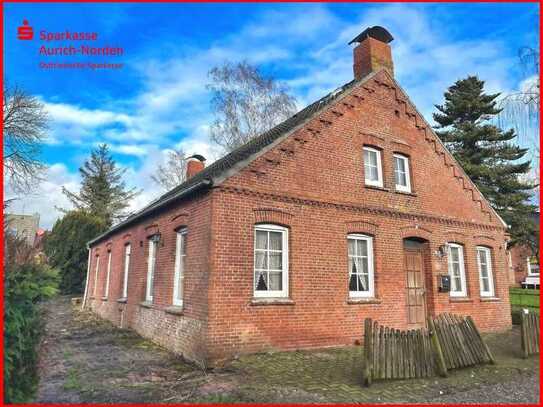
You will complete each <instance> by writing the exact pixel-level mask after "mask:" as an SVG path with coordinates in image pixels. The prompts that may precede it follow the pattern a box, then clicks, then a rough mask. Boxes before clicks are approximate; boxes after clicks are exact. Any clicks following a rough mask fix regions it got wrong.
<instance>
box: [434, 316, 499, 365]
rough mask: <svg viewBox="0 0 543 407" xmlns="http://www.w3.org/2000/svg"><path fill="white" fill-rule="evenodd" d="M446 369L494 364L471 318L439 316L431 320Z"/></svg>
mask: <svg viewBox="0 0 543 407" xmlns="http://www.w3.org/2000/svg"><path fill="white" fill-rule="evenodd" d="M432 323H433V325H434V326H435V332H436V335H437V339H438V341H439V343H440V344H441V349H442V352H443V359H444V361H445V367H446V368H447V369H456V368H459V367H467V366H473V365H477V364H481V363H494V358H493V357H492V353H490V349H488V346H486V344H485V343H484V342H483V339H482V338H481V334H480V333H479V330H478V329H477V327H476V326H475V323H474V322H473V319H471V317H469V316H468V317H465V318H463V317H460V316H458V315H452V314H441V315H439V316H438V317H437V318H434V319H433V320H432Z"/></svg>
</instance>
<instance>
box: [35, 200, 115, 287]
mask: <svg viewBox="0 0 543 407" xmlns="http://www.w3.org/2000/svg"><path fill="white" fill-rule="evenodd" d="M105 230H106V225H105V223H104V221H102V220H100V219H99V218H98V217H96V216H93V215H90V214H89V213H87V212H84V211H71V212H68V213H67V214H66V215H65V216H64V217H63V218H62V219H59V220H58V221H56V223H55V225H54V226H53V230H52V231H51V234H50V235H49V236H47V239H46V241H45V253H46V254H47V257H48V261H49V264H51V266H52V267H55V268H57V269H58V270H59V273H60V277H61V280H60V287H59V288H60V291H61V292H62V293H64V294H72V293H81V292H83V282H84V281H85V273H86V271H87V261H88V251H87V243H88V241H89V240H91V239H92V238H94V237H96V236H97V235H99V234H100V233H101V232H103V231H105Z"/></svg>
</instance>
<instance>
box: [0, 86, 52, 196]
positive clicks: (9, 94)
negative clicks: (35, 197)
mask: <svg viewBox="0 0 543 407" xmlns="http://www.w3.org/2000/svg"><path fill="white" fill-rule="evenodd" d="M3 113H4V117H3V118H4V125H3V130H4V157H3V158H4V175H5V176H7V178H8V179H9V181H8V182H9V183H10V186H11V187H12V189H13V190H14V191H16V192H27V191H29V190H30V189H31V187H32V186H33V185H34V184H35V183H36V182H37V181H39V180H40V179H41V175H42V173H43V170H44V169H45V165H44V164H43V163H42V162H41V161H40V160H39V158H38V157H39V155H40V152H41V143H42V142H43V139H44V138H45V130H46V129H47V121H48V118H47V112H46V111H45V108H44V105H43V103H42V102H40V101H39V100H38V98H36V97H35V96H31V95H29V94H27V93H26V92H25V91H23V90H22V89H20V88H18V87H16V86H15V87H9V86H5V87H4V105H3Z"/></svg>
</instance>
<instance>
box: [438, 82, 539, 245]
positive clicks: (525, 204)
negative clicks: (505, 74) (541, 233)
mask: <svg viewBox="0 0 543 407" xmlns="http://www.w3.org/2000/svg"><path fill="white" fill-rule="evenodd" d="M483 88H484V81H482V80H479V78H477V76H468V77H467V78H466V79H462V80H458V81H457V82H456V83H455V84H454V85H452V86H451V87H450V88H449V89H448V90H447V91H446V92H445V104H444V105H436V106H435V107H436V108H437V110H438V112H437V113H434V115H433V117H434V120H435V121H436V123H437V124H438V125H437V126H436V129H437V130H438V131H437V134H438V136H439V137H440V138H441V140H442V141H443V142H444V143H445V145H446V146H447V147H448V148H449V150H450V151H451V152H452V153H453V155H454V157H455V158H456V159H457V160H458V162H459V163H460V165H461V166H462V167H463V168H464V171H465V172H466V173H467V174H468V175H469V177H470V178H471V179H472V181H473V182H474V183H475V184H476V185H477V187H478V188H479V190H480V191H481V192H482V193H483V195H484V196H485V197H486V198H487V199H488V201H489V202H490V204H491V205H492V207H493V208H494V209H495V210H496V211H497V212H498V213H499V214H500V216H501V217H502V218H503V220H504V221H505V222H506V223H507V224H508V225H510V226H511V229H510V231H509V232H510V234H511V238H512V244H516V243H523V244H528V245H532V244H533V241H534V238H533V237H534V235H535V234H536V230H535V225H534V223H533V221H532V216H533V214H534V212H535V210H536V206H535V205H532V204H531V203H530V202H529V201H530V198H531V196H532V194H533V192H532V191H533V189H534V187H535V185H532V184H531V183H529V182H527V181H525V180H526V179H527V177H526V175H527V173H528V172H529V171H530V161H529V160H526V158H525V154H526V153H527V151H528V149H526V148H521V147H519V146H518V145H516V144H515V143H514V142H513V141H512V140H513V139H515V137H516V134H515V131H514V130H507V131H504V130H502V129H500V128H499V127H497V126H495V125H493V124H492V122H491V120H492V119H493V118H494V117H495V116H496V115H497V114H499V113H500V111H501V109H499V108H498V107H497V101H496V99H497V98H498V96H499V95H500V94H499V93H495V94H486V93H485V92H484V89H483ZM537 233H538V232H537Z"/></svg>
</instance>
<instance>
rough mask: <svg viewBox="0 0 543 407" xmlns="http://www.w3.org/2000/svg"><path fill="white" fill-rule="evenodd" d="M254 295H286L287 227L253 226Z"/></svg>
mask: <svg viewBox="0 0 543 407" xmlns="http://www.w3.org/2000/svg"><path fill="white" fill-rule="evenodd" d="M254 296H255V297H287V296H288V229H287V228H284V227H282V226H277V225H257V226H255V237H254Z"/></svg>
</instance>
